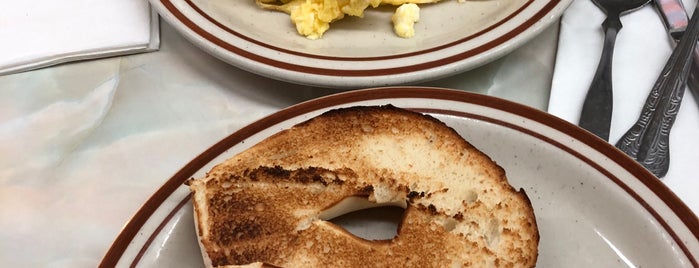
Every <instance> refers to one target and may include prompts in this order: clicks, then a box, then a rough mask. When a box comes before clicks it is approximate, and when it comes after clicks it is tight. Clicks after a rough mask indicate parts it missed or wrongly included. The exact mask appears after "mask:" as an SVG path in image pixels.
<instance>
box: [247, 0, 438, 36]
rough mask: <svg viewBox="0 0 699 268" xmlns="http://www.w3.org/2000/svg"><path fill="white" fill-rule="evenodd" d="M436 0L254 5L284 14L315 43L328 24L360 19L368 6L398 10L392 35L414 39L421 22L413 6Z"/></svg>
mask: <svg viewBox="0 0 699 268" xmlns="http://www.w3.org/2000/svg"><path fill="white" fill-rule="evenodd" d="M438 1H439V0H256V2H257V5H258V6H260V7H262V8H264V9H270V10H276V11H281V12H285V13H287V14H289V15H290V17H291V21H292V22H293V23H294V25H296V31H297V32H298V33H299V34H301V35H303V36H305V37H306V38H309V39H318V38H321V37H322V36H323V33H325V31H327V30H328V29H330V23H331V22H333V21H336V20H339V19H342V18H344V17H345V15H350V16H356V17H363V16H364V10H365V9H367V8H368V7H369V6H371V7H378V6H379V5H381V4H390V5H396V6H400V7H398V8H397V9H396V12H395V13H394V14H393V16H392V17H391V20H392V21H393V24H394V31H395V33H396V34H397V35H398V36H400V37H404V38H410V37H412V36H414V35H415V29H414V27H413V26H414V24H415V22H417V21H418V20H419V19H420V8H419V7H418V6H417V5H416V4H424V3H434V2H438Z"/></svg>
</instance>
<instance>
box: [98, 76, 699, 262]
mask: <svg viewBox="0 0 699 268" xmlns="http://www.w3.org/2000/svg"><path fill="white" fill-rule="evenodd" d="M391 98H424V99H428V100H429V99H431V100H446V101H457V102H462V103H465V104H476V105H479V106H484V107H488V108H494V109H496V110H500V111H505V112H508V113H511V114H515V115H518V116H522V117H524V118H527V119H530V120H533V121H535V122H537V123H540V124H543V125H546V126H548V127H550V128H552V129H555V130H557V131H561V132H562V133H565V134H566V135H569V136H571V137H574V138H576V139H577V141H579V142H582V143H584V144H586V145H588V146H590V147H591V148H593V149H594V150H595V151H596V152H599V153H601V154H603V155H605V156H606V157H608V158H609V159H610V161H613V162H616V163H617V165H619V166H621V167H622V168H623V169H625V170H626V171H627V172H629V173H631V174H633V176H634V178H635V179H637V180H639V181H640V182H641V183H642V184H643V185H645V186H646V187H647V188H648V189H649V190H650V191H651V192H652V193H653V194H655V195H656V196H657V197H658V198H659V199H660V200H661V201H662V202H663V203H664V204H665V205H667V206H668V208H669V209H670V210H671V211H672V213H674V214H675V215H676V216H677V217H678V218H679V219H680V221H681V222H682V224H684V225H685V226H686V227H687V229H688V230H689V231H690V232H691V233H692V234H693V235H694V236H695V238H697V239H698V240H699V218H698V217H697V215H696V214H694V212H692V211H691V209H690V208H689V207H688V206H687V205H686V204H685V203H684V202H683V201H682V200H681V199H680V198H679V197H678V196H677V195H675V194H674V192H672V190H671V189H670V188H669V187H667V185H665V184H664V183H663V182H662V181H661V180H659V179H658V178H657V177H655V176H654V175H653V174H652V173H650V172H649V171H648V170H646V169H645V168H644V167H643V166H641V165H640V164H638V163H637V162H636V161H635V160H633V159H631V158H629V157H627V156H626V155H625V154H624V153H623V152H621V151H619V150H618V149H616V147H614V146H612V145H611V144H609V143H608V142H606V141H604V140H601V139H599V138H598V137H597V136H595V135H593V134H591V133H589V132H587V131H585V130H584V129H582V128H579V127H578V126H576V125H573V124H571V123H569V122H567V121H565V120H563V119H561V118H558V117H556V116H554V115H551V114H548V113H546V112H544V111H541V110H537V109H535V108H532V107H529V106H526V105H523V104H519V103H515V102H512V101H508V100H505V99H501V98H497V97H493V96H488V95H483V94H479V93H472V92H467V91H461V90H456V89H449V88H439V87H420V86H404V87H400V86H394V87H377V88H367V89H362V90H355V91H348V92H342V93H336V94H332V95H328V96H324V97H320V98H315V99H311V100H308V101H305V102H301V103H299V104H296V105H292V106H289V107H287V108H285V109H281V110H279V111H277V112H275V113H272V114H270V115H267V116H265V117H263V118H261V119H259V120H257V121H254V122H253V123H251V124H248V125H246V126H245V127H243V128H241V129H239V130H238V131H235V132H233V133H232V134H230V135H228V136H226V137H225V138H223V139H221V140H220V141H219V142H217V143H215V144H214V145H212V146H211V147H209V148H208V149H206V150H205V151H203V152H202V153H201V154H199V155H198V156H197V157H195V158H194V159H193V160H191V161H190V162H188V163H187V164H186V165H185V166H184V167H182V168H181V169H180V170H179V171H177V172H176V173H175V174H174V175H173V176H172V177H170V178H169V179H168V180H167V181H165V183H164V184H162V186H161V187H160V188H158V190H157V191H156V192H155V193H154V194H153V195H151V196H150V197H149V198H148V200H147V201H146V202H145V203H144V204H143V205H142V206H141V207H140V208H139V209H138V210H137V212H136V213H135V214H134V215H133V217H132V218H131V219H129V220H128V222H127V223H126V224H125V225H124V227H123V228H122V229H121V231H120V232H119V234H118V235H117V237H116V239H115V240H114V241H113V243H112V244H111V245H110V247H109V249H108V250H107V252H106V253H105V255H104V256H103V258H102V260H101V262H100V264H99V267H113V266H115V265H116V264H117V263H118V262H119V260H120V259H121V258H122V257H123V254H124V253H125V251H126V249H127V248H128V246H129V243H130V242H131V241H133V239H134V238H135V237H136V235H137V233H138V232H139V231H140V230H141V229H142V228H143V227H144V226H145V225H146V221H147V220H148V219H149V218H150V217H151V216H152V215H153V214H154V213H155V211H157V210H158V208H159V207H160V206H161V205H162V204H163V203H164V202H165V201H166V200H167V199H168V198H170V197H171V196H172V194H173V193H175V191H176V190H177V189H178V188H180V187H181V186H182V183H183V182H184V181H185V180H187V179H189V178H191V177H192V175H193V174H194V173H196V172H197V171H198V170H200V169H201V168H202V167H203V166H204V165H206V164H207V163H210V162H211V161H213V160H214V159H215V158H216V157H218V156H220V155H221V154H223V153H225V151H227V150H228V149H229V148H230V147H232V146H234V145H235V144H238V143H239V142H240V141H243V140H245V139H246V138H247V137H250V136H252V135H254V134H255V133H257V132H259V131H260V130H263V129H266V128H268V127H270V126H273V125H275V124H278V123H281V122H284V121H286V120H288V119H290V118H293V117H295V116H299V115H303V114H306V113H309V112H314V111H319V110H323V109H327V108H329V107H332V106H336V105H342V104H347V103H352V102H358V101H371V100H381V99H391ZM435 110H439V109H435ZM517 128H520V129H521V127H517ZM542 137H543V138H545V139H549V138H546V137H545V136H543V135H540V136H539V137H537V138H542ZM549 141H550V140H549ZM569 153H572V152H570V151H569ZM583 158H586V157H583ZM588 164H592V165H595V164H594V163H590V162H588ZM596 169H597V170H604V168H596ZM605 175H606V177H607V178H609V179H610V180H612V181H613V182H614V184H616V185H617V186H619V187H621V188H622V189H623V190H624V191H625V192H626V193H627V194H629V195H630V196H631V197H632V198H633V199H634V200H635V201H636V202H638V203H640V204H641V205H642V206H643V207H644V209H645V210H647V211H648V212H649V213H651V215H652V216H653V218H654V220H656V221H658V223H659V224H660V225H661V226H662V227H663V229H664V230H665V231H667V232H668V233H669V234H670V235H671V237H672V240H673V241H675V243H677V244H678V246H679V247H680V249H681V251H682V253H683V254H684V255H685V256H687V257H688V259H689V260H690V262H691V264H692V265H693V266H695V267H698V266H699V263H698V261H697V257H699V256H695V255H693V254H692V252H691V251H690V250H689V249H688V248H687V246H686V245H685V244H684V243H682V239H681V238H680V237H678V235H677V234H676V233H675V232H674V231H673V228H671V226H669V224H668V223H667V222H666V221H665V220H664V218H663V217H662V216H660V215H658V213H657V211H655V209H653V208H652V207H650V206H649V205H648V204H647V203H646V202H645V201H644V199H643V197H641V196H640V195H639V194H638V193H636V192H635V191H634V190H633V189H630V187H629V186H628V185H626V184H625V183H624V182H621V181H619V180H618V178H617V179H616V180H615V179H614V178H613V177H614V176H613V175H612V176H611V177H610V176H609V175H610V174H605ZM189 198H190V195H187V196H186V197H185V198H184V199H183V200H181V201H180V200H178V201H179V203H178V205H177V206H175V208H174V209H173V211H170V213H169V214H168V216H167V217H166V218H165V219H167V218H169V217H171V216H172V215H173V213H174V212H175V211H177V210H179V208H181V207H182V206H183V205H184V204H185V203H186V201H188V200H189ZM166 221H167V220H163V222H161V223H160V224H161V225H162V224H163V223H164V222H166ZM160 228H161V226H159V227H158V228H156V230H158V229H160ZM155 233H157V232H154V234H155ZM151 235H153V234H151ZM149 241H150V238H149ZM144 248H145V245H144ZM141 251H142V250H141Z"/></svg>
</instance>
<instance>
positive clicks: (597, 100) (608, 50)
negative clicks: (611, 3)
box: [578, 13, 622, 140]
mask: <svg viewBox="0 0 699 268" xmlns="http://www.w3.org/2000/svg"><path fill="white" fill-rule="evenodd" d="M621 27H622V25H621V20H620V19H619V14H614V13H611V14H607V18H606V19H605V20H604V22H603V23H602V29H603V30H604V46H603V47H602V56H601V57H600V61H599V65H598V66H597V71H596V72H595V76H594V77H593V78H592V83H591V84H590V88H589V89H588V90H587V95H586V96H585V102H583V107H582V111H581V113H580V121H579V122H578V125H579V126H580V127H582V128H584V129H586V130H588V131H590V132H592V133H593V134H595V135H597V136H598V137H600V138H602V139H604V140H609V129H610V127H611V121H612V107H613V103H614V101H613V95H612V59H613V56H614V44H615V43H616V36H617V34H618V33H619V30H621Z"/></svg>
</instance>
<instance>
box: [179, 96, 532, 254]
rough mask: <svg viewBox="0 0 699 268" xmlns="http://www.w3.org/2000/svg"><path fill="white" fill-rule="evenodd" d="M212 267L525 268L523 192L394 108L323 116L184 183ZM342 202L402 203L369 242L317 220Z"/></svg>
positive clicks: (453, 141) (528, 211)
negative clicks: (386, 235) (395, 220)
mask: <svg viewBox="0 0 699 268" xmlns="http://www.w3.org/2000/svg"><path fill="white" fill-rule="evenodd" d="M188 184H189V185H190V188H191V189H192V191H193V193H194V208H195V220H196V223H197V228H198V236H199V238H200V243H201V246H202V251H203V252H204V258H205V259H206V260H210V264H211V266H214V267H216V266H226V265H246V264H252V263H257V264H265V265H271V266H281V267H299V266H302V267H309V266H315V267H338V266H339V267H365V266H381V267H387V266H390V267H394V266H395V267H489V266H492V267H533V266H534V265H535V264H536V259H537V256H538V251H537V247H538V241H539V234H538V230H537V225H536V220H535V217H534V213H533V209H532V207H531V203H530V201H529V199H528V198H527V196H526V193H524V191H523V190H521V189H520V191H516V190H515V189H514V188H513V187H512V186H510V185H509V183H508V182H507V178H506V177H505V171H504V170H503V169H502V168H501V167H499V166H498V165H497V164H496V163H495V162H493V161H492V160H491V159H490V158H489V157H488V156H486V155H485V154H483V153H481V152H480V151H478V150H477V149H476V148H474V147H473V146H472V145H471V144H469V143H468V142H466V141H465V140H464V139H463V138H462V137H461V136H459V134H458V133H457V132H456V131H454V130H453V129H451V128H450V127H448V126H446V125H445V124H444V123H443V122H441V121H439V120H437V119H435V118H433V117H431V116H427V115H423V114H419V113H415V112H411V111H407V110H404V109H400V108H396V107H393V106H371V107H351V108H344V109H337V110H332V111H329V112H326V113H324V114H322V115H320V116H317V117H315V118H312V119H310V120H308V121H305V122H303V123H300V124H298V125H296V126H294V127H292V128H290V129H287V130H283V131H281V132H279V133H277V134H275V135H273V136H271V137H269V138H267V139H266V140H264V141H262V142H260V143H259V144H257V145H255V146H253V147H251V148H250V149H248V150H246V151H244V152H242V153H240V154H238V155H236V156H234V157H232V158H231V159H229V160H227V161H225V162H224V163H222V164H219V165H217V166H216V167H214V168H213V169H212V170H211V171H210V172H209V173H208V174H207V176H206V177H205V178H202V179H196V180H190V181H188ZM348 196H362V197H366V198H368V199H369V200H370V201H372V202H379V203H384V202H404V203H405V205H406V210H405V213H404V218H403V221H402V222H401V224H400V226H399V229H398V235H397V236H396V237H394V238H393V239H391V240H382V241H368V240H364V239H361V238H358V237H356V236H354V235H351V234H349V233H348V232H346V231H345V230H344V229H342V228H340V227H338V226H335V225H333V224H332V223H329V222H327V221H323V220H320V219H319V215H320V213H321V212H322V211H324V210H326V209H327V208H329V207H332V206H333V205H335V204H338V203H339V202H340V201H341V200H343V199H344V198H346V197H348Z"/></svg>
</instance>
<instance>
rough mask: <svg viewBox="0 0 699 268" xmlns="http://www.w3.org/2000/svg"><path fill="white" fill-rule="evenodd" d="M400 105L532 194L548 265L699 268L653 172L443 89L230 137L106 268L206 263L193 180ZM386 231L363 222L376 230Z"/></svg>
mask: <svg viewBox="0 0 699 268" xmlns="http://www.w3.org/2000/svg"><path fill="white" fill-rule="evenodd" d="M383 104H393V105H395V106H398V107H403V108H409V109H412V110H415V111H419V112H424V113H428V114H430V115H432V116H434V117H436V118H438V119H440V120H442V121H443V122H445V123H446V124H447V125H449V126H451V127H452V128H454V129H455V130H456V131H457V132H458V133H459V134H461V135H462V136H463V137H464V138H465V139H466V140H468V141H469V142H471V143H472V144H473V145H474V146H476V148H478V149H480V150H481V151H483V152H484V153H486V154H487V155H489V156H490V157H491V158H492V159H493V160H495V161H496V162H497V163H498V164H499V165H501V166H502V167H503V168H504V169H505V171H506V173H507V176H508V178H509V180H510V183H511V184H512V185H513V186H514V187H515V188H522V189H524V190H525V191H526V192H527V195H528V196H529V198H530V200H531V202H532V205H533V207H534V210H535V211H534V213H535V215H536V220H537V223H538V227H539V232H540V235H541V240H540V244H539V259H538V263H537V265H538V266H539V267H693V266H694V267H696V266H697V265H698V263H699V262H698V261H697V256H699V220H698V219H697V217H696V216H695V215H694V214H693V213H692V212H691V210H689V208H687V206H686V205H685V204H684V203H682V201H681V200H680V199H678V198H677V197H676V196H675V195H674V194H672V192H671V191H670V190H669V189H668V188H667V187H666V186H665V185H664V184H663V183H662V182H661V181H660V180H658V179H657V178H655V177H654V176H653V175H652V174H651V173H649V172H648V171H647V170H645V169H644V168H643V167H642V166H640V165H639V164H638V163H636V162H635V161H634V160H632V159H631V158H629V157H627V156H626V155H624V154H623V153H622V152H621V151H619V150H617V149H616V148H614V147H613V146H611V145H610V144H609V143H607V142H604V141H603V140H601V139H599V138H597V137H595V136H594V135H592V134H590V133H589V132H587V131H585V130H583V129H581V128H579V127H577V126H574V125H572V124H569V123H567V122H565V121H563V120H561V119H559V118H556V117H554V116H551V115H549V114H546V113H544V112H541V111H539V110H535V109H532V108H529V107H526V106H523V105H520V104H516V103H512V102H508V101H505V100H502V99H497V98H492V97H488V96H485V95H477V94H472V93H466V92H462V91H454V90H441V89H433V88H380V89H373V90H357V91H351V92H347V93H341V94H337V95H332V96H328V97H323V98H319V99H315V100H312V101H308V102H305V103H302V104H299V105H295V106H292V107H290V108H287V109H284V110H281V111H279V112H277V113H274V114H272V115H270V116H268V117H266V118H264V119H262V120H259V121H257V122H255V123H253V124H250V125H248V126H246V127H244V128H242V129H240V130H239V131H237V132H235V133H233V134H231V135H230V136H228V137H227V138H225V139H223V140H222V141H220V142H219V143H217V144H216V145H214V146H213V147H211V148H210V149H208V150H207V151H205V152H204V153H202V154H201V155H200V156H198V157H196V158H195V159H194V160H192V161H191V162H190V163H189V164H187V165H186V166H185V167H183V168H182V169H181V170H180V171H179V172H177V173H176V174H175V175H174V176H173V177H172V178H171V179H170V180H168V181H167V182H166V183H165V184H164V185H163V187H162V188H160V189H159V190H158V191H157V192H156V193H155V194H154V195H153V196H152V197H151V198H150V199H149V200H148V202H146V203H145V204H144V205H143V207H142V208H141V209H140V210H139V211H138V213H136V215H135V216H134V217H133V219H132V220H131V221H130V222H129V223H128V224H127V225H126V226H125V227H124V229H123V230H122V233H121V234H119V236H118V237H117V239H116V240H115V242H114V244H113V245H112V247H111V248H110V250H109V252H107V254H106V255H105V258H104V259H103V260H102V265H103V266H104V267H112V266H115V265H116V266H119V267H126V266H131V267H135V266H155V267H196V266H201V265H202V258H201V253H200V251H199V248H198V244H197V240H196V239H197V238H196V231H195V229H194V224H193V215H192V206H191V202H190V194H189V193H190V192H189V189H188V188H187V186H185V185H183V184H182V183H183V182H184V181H185V180H187V179H188V178H192V177H195V178H199V177H202V176H203V175H204V174H205V173H206V172H207V171H209V170H210V169H211V168H212V167H213V166H214V165H216V164H218V163H220V162H222V161H223V160H225V159H227V158H229V157H231V156H232V155H234V154H236V153H237V152H240V151H242V150H244V149H246V148H248V147H250V146H252V145H254V144H255V143H257V142H259V141H261V140H262V139H264V138H266V137H269V136H271V135H273V134H275V133H277V132H279V131H280V130H283V129H286V128H289V127H291V126H293V125H295V124H298V123H301V122H303V121H305V120H307V119H310V118H312V117H314V116H316V115H318V114H320V113H323V112H325V111H328V110H330V109H333V108H337V107H348V106H355V105H383ZM374 227H375V226H374V225H367V226H359V228H364V229H366V230H364V231H361V230H359V231H360V232H371V231H374V230H375V229H373V228H374Z"/></svg>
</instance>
